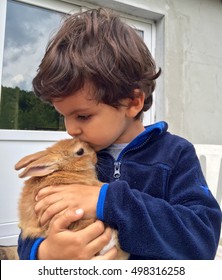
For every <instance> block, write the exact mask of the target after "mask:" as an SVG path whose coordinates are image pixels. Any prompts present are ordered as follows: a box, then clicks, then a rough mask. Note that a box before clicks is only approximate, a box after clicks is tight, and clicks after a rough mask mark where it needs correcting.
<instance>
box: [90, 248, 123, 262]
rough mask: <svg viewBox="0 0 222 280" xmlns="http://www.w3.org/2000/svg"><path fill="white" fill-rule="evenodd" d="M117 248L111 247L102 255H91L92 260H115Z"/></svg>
mask: <svg viewBox="0 0 222 280" xmlns="http://www.w3.org/2000/svg"><path fill="white" fill-rule="evenodd" d="M117 253H118V251H117V248H116V247H113V248H111V249H110V250H109V251H108V252H106V253H105V254H104V255H103V256H101V255H99V256H96V257H93V258H92V260H115V259H116V258H117Z"/></svg>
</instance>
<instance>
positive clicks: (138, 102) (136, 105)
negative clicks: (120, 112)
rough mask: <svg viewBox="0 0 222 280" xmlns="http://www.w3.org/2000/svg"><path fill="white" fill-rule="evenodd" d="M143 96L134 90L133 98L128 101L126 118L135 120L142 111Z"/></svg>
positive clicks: (140, 92)
mask: <svg viewBox="0 0 222 280" xmlns="http://www.w3.org/2000/svg"><path fill="white" fill-rule="evenodd" d="M144 100H145V94H144V92H142V91H141V90H139V89H135V90H134V98H133V99H129V103H128V108H127V110H126V114H127V117H129V118H135V117H136V116H137V114H138V113H139V112H140V111H141V110H142V109H143V106H144Z"/></svg>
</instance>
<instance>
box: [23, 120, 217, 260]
mask: <svg viewBox="0 0 222 280" xmlns="http://www.w3.org/2000/svg"><path fill="white" fill-rule="evenodd" d="M97 171H98V177H99V179H100V180H101V181H102V182H107V183H108V184H104V186H103V187H102V189H101V191H100V195H99V199H98V204H97V217H98V219H100V220H102V221H104V222H105V223H107V224H108V225H110V226H111V227H113V228H116V229H118V232H119V241H120V245H121V247H122V249H123V250H124V251H127V252H129V253H130V259H159V260H161V259H165V260H166V259H169V260H179V259H214V256H215V254H216V249H217V245H218V241H219V236H220V229H221V210H220V207H219V205H218V203H217V202H216V200H215V198H214V197H213V196H212V194H211V192H210V190H209V189H208V186H207V183H206V181H205V179H204V176H203V174H202V171H201V168H200V164H199V161H198V158H197V156H196V153H195V150H194V147H193V145H192V144H191V143H189V142H188V141H187V140H185V139H183V138H181V137H179V136H175V135H172V134H170V133H169V132H167V124H166V123H165V122H160V123H156V124H154V125H151V126H148V127H146V130H145V131H144V132H142V133H141V134H140V135H138V136H137V137H136V138H135V139H134V140H133V141H132V142H131V143H129V144H128V145H127V146H126V147H125V148H124V149H123V150H122V152H121V153H120V155H119V157H118V158H117V160H114V158H113V157H112V156H111V155H110V154H109V153H107V151H106V150H102V151H100V152H99V153H98V164H97ZM41 241H42V239H29V238H27V239H25V240H22V239H21V237H20V238H19V243H18V253H19V256H20V258H21V259H35V258H36V253H37V250H38V246H39V244H40V243H41Z"/></svg>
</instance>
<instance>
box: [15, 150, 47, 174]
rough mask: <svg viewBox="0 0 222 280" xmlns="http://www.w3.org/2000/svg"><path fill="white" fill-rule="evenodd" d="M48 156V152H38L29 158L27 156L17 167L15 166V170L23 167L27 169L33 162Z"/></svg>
mask: <svg viewBox="0 0 222 280" xmlns="http://www.w3.org/2000/svg"><path fill="white" fill-rule="evenodd" d="M46 154H47V152H46V151H40V152H37V153H34V154H31V155H28V156H25V157H24V158H22V159H20V160H19V161H18V162H17V163H16V165H15V170H19V169H21V168H23V167H26V166H27V165H29V164H30V163H31V162H33V161H35V160H37V159H39V158H41V157H44V156H45V155H46Z"/></svg>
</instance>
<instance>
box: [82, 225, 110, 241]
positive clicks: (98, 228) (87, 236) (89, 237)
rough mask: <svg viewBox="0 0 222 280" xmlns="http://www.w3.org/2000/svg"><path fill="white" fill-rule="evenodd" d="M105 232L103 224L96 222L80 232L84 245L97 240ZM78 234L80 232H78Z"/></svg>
mask: <svg viewBox="0 0 222 280" xmlns="http://www.w3.org/2000/svg"><path fill="white" fill-rule="evenodd" d="M104 231H105V226H104V224H103V222H101V221H99V220H97V221H95V223H93V224H91V225H89V226H87V227H86V228H84V229H83V230H81V236H82V237H83V239H84V240H85V243H86V244H87V243H90V242H92V241H94V240H95V239H96V238H98V237H99V236H100V235H101V234H103V233H104ZM79 232H80V231H79Z"/></svg>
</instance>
